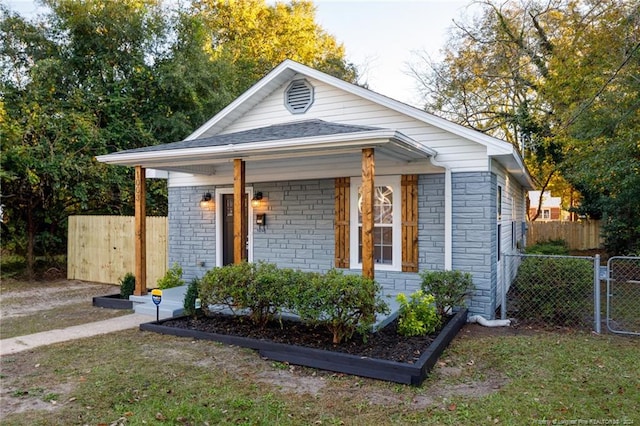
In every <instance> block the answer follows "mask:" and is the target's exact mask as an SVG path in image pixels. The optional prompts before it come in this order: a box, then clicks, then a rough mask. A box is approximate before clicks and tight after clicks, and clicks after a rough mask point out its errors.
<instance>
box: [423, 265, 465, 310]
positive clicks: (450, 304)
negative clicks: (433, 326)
mask: <svg viewBox="0 0 640 426" xmlns="http://www.w3.org/2000/svg"><path fill="white" fill-rule="evenodd" d="M420 277H421V278H422V283H421V288H422V291H424V292H425V293H428V294H432V295H433V297H434V298H435V301H434V303H435V305H436V311H437V312H438V315H439V316H440V318H444V317H445V316H446V315H447V312H448V310H449V309H451V308H455V307H463V306H464V305H465V299H466V298H467V297H468V296H470V295H471V294H472V293H473V290H474V286H473V279H472V277H471V274H470V273H468V272H461V271H423V272H421V273H420Z"/></svg>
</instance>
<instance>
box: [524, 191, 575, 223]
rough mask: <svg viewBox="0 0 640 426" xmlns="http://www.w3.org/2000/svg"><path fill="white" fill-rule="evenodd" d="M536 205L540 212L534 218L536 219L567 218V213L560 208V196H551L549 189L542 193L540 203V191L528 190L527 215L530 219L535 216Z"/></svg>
mask: <svg viewBox="0 0 640 426" xmlns="http://www.w3.org/2000/svg"><path fill="white" fill-rule="evenodd" d="M538 207H540V214H539V215H538V217H537V218H536V220H538V221H550V220H566V219H568V216H569V213H568V212H565V211H563V210H562V198H561V197H552V196H551V192H549V191H545V192H544V193H543V194H542V205H540V191H529V217H530V218H531V219H533V218H534V217H536V214H537V213H538Z"/></svg>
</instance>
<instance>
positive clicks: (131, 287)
mask: <svg viewBox="0 0 640 426" xmlns="http://www.w3.org/2000/svg"><path fill="white" fill-rule="evenodd" d="M135 289H136V277H135V275H133V274H132V273H131V272H127V273H126V274H125V276H124V278H121V279H120V298H122V299H129V296H131V295H132V294H133V292H134V291H135Z"/></svg>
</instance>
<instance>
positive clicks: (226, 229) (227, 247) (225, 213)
mask: <svg viewBox="0 0 640 426" xmlns="http://www.w3.org/2000/svg"><path fill="white" fill-rule="evenodd" d="M247 200H248V198H247V196H246V194H245V196H244V197H243V201H244V204H245V208H246V206H247ZM245 229H247V227H246V226H245ZM244 241H245V242H246V241H247V236H246V235H245V236H244ZM232 263H233V194H222V265H229V264H232Z"/></svg>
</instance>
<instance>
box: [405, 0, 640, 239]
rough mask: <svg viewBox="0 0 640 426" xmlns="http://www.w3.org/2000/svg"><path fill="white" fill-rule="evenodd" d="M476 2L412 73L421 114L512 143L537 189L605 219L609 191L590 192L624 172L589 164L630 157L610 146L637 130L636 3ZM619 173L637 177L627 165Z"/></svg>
mask: <svg viewBox="0 0 640 426" xmlns="http://www.w3.org/2000/svg"><path fill="white" fill-rule="evenodd" d="M478 4H480V5H481V14H480V15H479V17H478V18H477V19H476V20H475V21H474V22H472V23H470V24H466V25H463V24H457V26H456V30H455V31H454V32H453V33H452V35H451V40H450V41H449V43H448V44H447V47H446V48H445V49H444V51H443V53H444V59H443V61H442V62H440V63H435V62H433V61H431V60H430V59H429V58H428V57H426V56H424V55H423V56H422V57H421V58H420V60H421V61H422V65H418V64H414V65H413V67H412V70H413V74H414V76H415V77H416V79H417V81H418V82H419V84H420V85H421V88H422V91H423V95H424V99H425V105H426V109H427V110H430V111H432V112H434V113H436V114H439V115H443V116H444V117H446V118H449V119H451V120H453V121H456V122H458V123H461V124H464V125H467V126H470V127H473V128H475V129H477V130H480V131H483V132H486V133H489V134H491V135H493V136H497V137H500V138H503V139H505V140H507V141H509V142H511V143H513V144H514V145H515V146H517V147H518V149H519V150H520V151H521V152H522V153H523V156H524V157H525V162H526V164H527V165H528V166H529V168H530V170H531V171H532V175H533V177H534V179H535V180H536V182H537V183H538V185H539V186H541V187H542V190H543V191H544V190H545V189H546V188H547V186H548V185H556V187H560V188H561V187H562V186H563V185H570V186H571V187H572V188H575V189H578V190H580V192H581V193H582V195H583V207H584V208H585V209H584V210H585V211H587V210H588V211H589V212H590V213H591V215H593V216H595V217H597V216H598V215H601V214H603V213H606V210H607V209H606V208H604V206H607V205H610V202H611V201H612V200H613V198H612V195H611V194H612V193H611V190H608V191H607V192H604V191H603V189H598V187H597V186H594V185H595V183H596V180H597V179H600V180H602V181H603V182H607V183H608V184H609V185H613V186H615V185H616V181H615V180H613V179H612V178H613V175H612V173H610V172H611V170H614V169H615V168H616V167H619V166H622V165H618V164H617V163H615V164H614V163H611V161H609V162H605V163H602V166H603V167H602V168H596V167H593V166H592V165H591V164H592V162H595V164H597V161H595V160H597V156H598V155H603V152H602V151H600V150H603V151H606V152H607V154H606V155H608V156H609V158H610V159H611V160H615V159H617V158H620V159H622V158H624V156H625V155H626V156H629V155H630V156H631V158H633V155H634V151H633V150H630V149H629V143H628V142H627V143H617V142H616V141H617V140H619V138H618V136H617V135H620V134H621V133H622V129H623V128H624V129H625V136H624V137H622V140H627V141H628V140H633V138H634V136H633V135H634V134H635V135H637V130H638V123H637V111H638V103H637V99H638V96H637V93H638V87H637V75H638V68H637V63H638V47H637V44H638V38H637V34H638V33H639V16H640V12H639V4H638V2H621V1H617V0H584V1H579V0H571V1H563V0H550V1H545V2H541V1H523V2H520V3H515V2H507V3H496V2H493V1H483V2H480V3H478ZM423 67H425V68H426V70H424V68H423ZM634 76H635V77H634ZM634 94H636V96H633V95H634ZM605 111H609V113H608V114H605V113H604V112H605ZM626 126H630V127H626ZM611 130H616V131H611ZM596 142H597V144H596ZM596 146H597V148H595V147H596ZM605 147H606V148H605ZM624 147H626V148H624ZM636 148H637V147H636ZM610 150H614V151H615V152H618V153H619V154H622V153H625V154H624V155H623V156H619V155H616V156H613V157H612V153H611V151H610ZM599 151H600V153H599V154H598V152H599ZM623 168H624V169H625V170H626V171H627V172H630V174H629V175H628V176H634V173H633V167H631V168H629V167H627V166H624V167H623ZM596 175H597V176H598V177H597V179H596ZM635 175H637V172H636V173H635ZM589 176H591V177H589ZM563 182H564V183H563ZM628 195H629V197H624V201H622V200H620V199H619V198H617V199H618V200H619V201H621V202H623V203H624V204H625V206H626V207H625V209H626V210H628V211H633V210H634V209H635V211H637V207H638V203H639V202H640V199H639V198H638V197H637V196H632V193H628ZM590 200H594V201H595V203H592V202H587V201H590ZM605 200H606V201H605ZM603 208H604V210H603ZM618 213H620V211H618ZM608 217H609V219H611V215H608ZM624 222H625V223H626V225H625V226H623V228H624V229H625V231H624V232H626V233H629V235H630V236H633V235H636V234H634V233H633V232H632V230H633V228H634V225H633V224H632V223H631V222H633V221H629V220H624ZM605 229H606V227H605ZM610 236H611V235H609V233H607V239H609V237H610ZM619 249H620V247H618V249H616V250H619Z"/></svg>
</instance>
